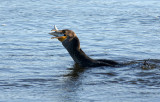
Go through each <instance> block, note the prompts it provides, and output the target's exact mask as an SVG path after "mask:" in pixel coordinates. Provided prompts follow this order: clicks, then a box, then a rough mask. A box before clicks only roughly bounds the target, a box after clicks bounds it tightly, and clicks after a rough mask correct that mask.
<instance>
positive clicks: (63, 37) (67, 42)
mask: <svg viewBox="0 0 160 102" xmlns="http://www.w3.org/2000/svg"><path fill="white" fill-rule="evenodd" d="M51 31H54V32H51V33H49V34H51V35H54V36H56V37H52V39H53V38H57V39H58V40H59V41H61V42H62V44H63V46H64V47H65V48H66V49H67V51H68V52H69V54H70V56H71V57H72V59H73V60H74V61H75V62H76V64H78V65H79V66H81V67H99V66H112V67H114V66H117V65H120V64H119V63H118V62H115V61H113V60H106V59H92V58H90V57H88V56H87V55H86V54H85V53H84V52H83V51H82V49H81V48H80V41H79V39H78V37H77V36H76V34H75V33H74V32H73V31H72V30H68V29H64V30H58V29H57V28H56V26H54V29H53V30H51Z"/></svg>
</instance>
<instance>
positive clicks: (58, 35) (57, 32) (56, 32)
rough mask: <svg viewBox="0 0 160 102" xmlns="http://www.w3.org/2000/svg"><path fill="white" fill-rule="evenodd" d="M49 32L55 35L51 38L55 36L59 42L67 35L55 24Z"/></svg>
mask: <svg viewBox="0 0 160 102" xmlns="http://www.w3.org/2000/svg"><path fill="white" fill-rule="evenodd" d="M49 34H50V35H54V36H55V37H52V38H51V39H54V38H57V39H58V40H59V41H61V42H63V41H64V40H65V39H66V38H67V36H66V35H65V34H63V32H62V30H58V29H57V27H56V25H54V29H52V30H51V32H50V33H49Z"/></svg>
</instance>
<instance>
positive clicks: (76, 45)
mask: <svg viewBox="0 0 160 102" xmlns="http://www.w3.org/2000/svg"><path fill="white" fill-rule="evenodd" d="M62 44H63V46H64V47H65V48H66V49H67V51H68V52H69V54H70V56H71V57H72V59H73V60H74V61H75V62H76V63H78V64H79V65H80V66H84V65H89V64H92V63H93V62H94V60H93V59H91V58H90V57H88V56H87V55H86V54H85V53H84V52H83V51H82V49H81V48H80V42H79V39H78V38H77V37H74V38H67V39H66V40H65V41H64V42H62Z"/></svg>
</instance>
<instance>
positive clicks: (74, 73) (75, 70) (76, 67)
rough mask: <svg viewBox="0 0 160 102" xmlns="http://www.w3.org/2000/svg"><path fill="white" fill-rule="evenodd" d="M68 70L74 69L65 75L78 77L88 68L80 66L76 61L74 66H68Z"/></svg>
mask: <svg viewBox="0 0 160 102" xmlns="http://www.w3.org/2000/svg"><path fill="white" fill-rule="evenodd" d="M68 70H72V71H71V72H70V73H68V74H67V75H65V76H66V77H71V78H78V77H79V75H80V74H81V73H83V72H84V71H85V70H86V68H83V67H80V66H79V65H78V64H77V63H75V64H74V65H73V67H72V68H68Z"/></svg>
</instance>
